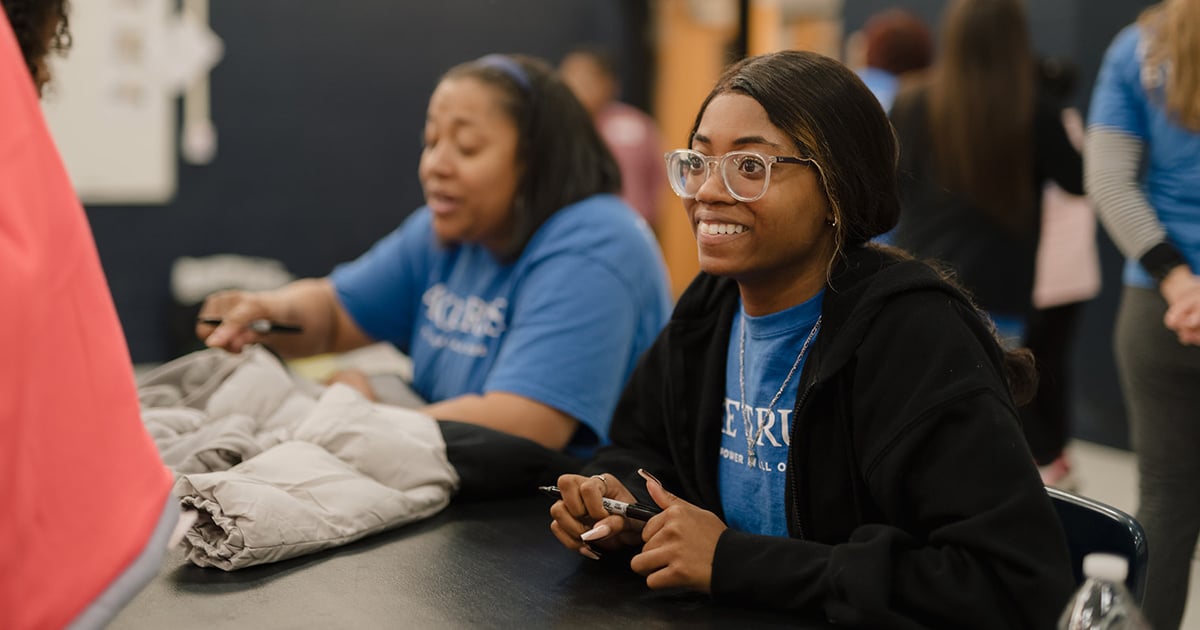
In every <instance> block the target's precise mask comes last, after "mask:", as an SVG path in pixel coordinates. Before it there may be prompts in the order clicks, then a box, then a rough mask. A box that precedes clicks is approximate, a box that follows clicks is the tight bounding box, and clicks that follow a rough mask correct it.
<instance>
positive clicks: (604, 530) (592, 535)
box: [579, 525, 612, 540]
mask: <svg viewBox="0 0 1200 630" xmlns="http://www.w3.org/2000/svg"><path fill="white" fill-rule="evenodd" d="M611 533H612V530H611V529H609V528H608V525H597V526H595V527H593V528H591V529H589V530H587V531H586V532H583V533H582V534H580V535H579V537H580V538H582V539H584V540H595V539H597V538H604V537H605V536H607V535H609V534H611Z"/></svg>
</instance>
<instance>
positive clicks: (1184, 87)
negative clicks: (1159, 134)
mask: <svg viewBox="0 0 1200 630" xmlns="http://www.w3.org/2000/svg"><path fill="white" fill-rule="evenodd" d="M1138 25H1139V26H1140V27H1141V28H1142V32H1143V33H1145V42H1146V57H1145V59H1144V61H1143V67H1144V68H1145V69H1146V71H1144V72H1143V73H1142V76H1159V77H1161V79H1162V86H1163V87H1164V88H1165V90H1164V91H1165V93H1166V108H1167V111H1168V112H1170V113H1171V114H1172V115H1174V116H1175V118H1176V119H1177V121H1178V122H1179V124H1181V125H1182V126H1184V127H1186V128H1188V129H1190V130H1192V131H1200V72H1198V71H1197V68H1198V67H1200V0H1167V1H1166V2H1160V3H1159V4H1156V5H1154V6H1152V7H1150V8H1148V9H1146V10H1145V11H1143V12H1142V14H1141V16H1140V17H1138ZM1159 73H1161V74H1159ZM1150 87H1157V86H1150Z"/></svg>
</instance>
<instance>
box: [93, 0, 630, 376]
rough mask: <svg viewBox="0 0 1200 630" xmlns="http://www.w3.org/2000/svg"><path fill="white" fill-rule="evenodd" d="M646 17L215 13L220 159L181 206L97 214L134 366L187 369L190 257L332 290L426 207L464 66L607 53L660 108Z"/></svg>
mask: <svg viewBox="0 0 1200 630" xmlns="http://www.w3.org/2000/svg"><path fill="white" fill-rule="evenodd" d="M644 16H645V6H644V3H643V2H638V1H622V2H614V1H611V0H553V1H551V0H504V1H503V2H496V1H493V2H481V1H479V0H439V1H438V2H390V1H381V0H359V1H357V2H352V3H337V2H315V1H312V0H303V1H299V0H255V1H254V2H216V3H213V5H212V7H211V21H212V28H213V30H214V31H216V32H217V33H218V34H219V35H220V37H221V38H222V39H223V41H224V44H225V56H224V59H223V60H222V61H221V63H220V65H218V66H217V67H216V68H215V69H214V70H213V72H212V77H211V86H212V89H211V92H212V113H213V119H214V121H215V123H216V126H217V130H218V133H219V149H218V155H217V159H216V160H215V161H214V162H213V163H212V164H209V165H207V166H199V167H197V166H188V165H184V164H181V165H180V170H179V187H178V192H177V195H176V196H175V198H174V199H173V200H172V201H171V203H169V204H166V205H162V206H132V207H125V206H95V207H89V208H88V217H89V219H90V220H91V223H92V229H93V231H94V233H95V237H96V241H97V244H98V246H99V250H100V255H101V259H102V261H103V263H104V267H105V271H106V273H107V274H108V279H109V283H110V285H111V288H112V292H113V296H114V299H115V301H116V305H117V310H118V312H119V313H120V316H121V321H122V324H123V326H124V329H125V334H126V337H127V339H128V342H129V347H130V352H131V354H132V355H133V360H134V361H135V362H150V361H163V360H166V359H169V358H171V357H172V356H175V355H176V354H177V353H178V348H177V345H176V344H175V343H174V342H173V340H172V338H171V336H170V334H169V329H168V322H169V318H170V316H171V313H172V310H171V306H172V299H171V297H170V294H169V292H168V291H169V286H168V284H169V278H168V276H169V271H170V266H171V263H172V261H174V260H175V259H176V258H177V257H179V256H201V255H209V254H216V253H237V254H243V255H251V256H265V257H269V258H275V259H278V260H280V261H282V262H283V263H284V264H285V265H286V266H287V267H288V269H289V270H290V271H292V272H293V273H294V274H297V275H300V276H311V275H322V274H325V273H328V272H329V270H330V269H331V268H332V267H333V266H334V265H335V264H336V263H338V262H341V261H344V260H349V259H352V258H354V257H355V256H357V255H358V254H360V253H361V252H362V251H363V250H365V249H366V248H367V247H368V246H369V245H370V244H371V243H372V242H374V241H375V240H376V239H378V238H379V237H381V236H382V235H383V234H385V233H387V232H388V231H389V230H391V229H392V228H393V227H395V226H396V225H397V224H398V223H399V222H400V221H401V220H402V219H403V218H404V217H405V216H407V215H408V213H409V212H411V211H412V210H413V209H414V208H416V207H417V206H418V205H420V203H421V201H422V197H421V191H420V186H419V184H418V181H417V177H416V171H417V160H418V158H419V151H420V143H421V139H420V133H421V130H422V127H423V125H424V117H425V105H426V100H427V99H428V96H429V94H430V92H431V91H432V90H433V87H434V86H435V84H436V82H437V79H438V77H439V76H440V75H441V73H442V72H443V71H445V70H447V69H448V68H449V67H450V66H452V65H454V64H456V63H459V62H461V61H466V60H469V59H472V58H475V57H478V56H480V55H482V54H486V53H490V52H523V53H530V54H535V55H539V56H542V57H544V58H546V59H547V60H549V61H551V62H552V63H553V62H556V61H557V60H558V59H559V58H560V57H561V56H562V55H563V54H565V53H566V52H567V51H568V50H569V49H570V48H571V47H572V46H574V45H576V44H579V43H583V42H596V43H602V44H605V45H609V46H612V47H613V48H615V49H617V50H621V51H623V57H622V62H623V66H624V67H625V68H626V74H627V76H629V77H631V79H630V84H629V85H628V86H626V88H625V93H626V94H627V96H628V97H629V98H630V99H631V100H633V101H634V102H635V103H636V102H638V101H644V98H645V96H644V95H645V87H644V84H645V73H646V70H645V68H647V67H648V66H649V65H650V64H648V63H646V61H645V59H644V58H639V51H642V50H643V48H644V46H643V44H644V42H643V35H644V32H645V31H644V27H645V19H644Z"/></svg>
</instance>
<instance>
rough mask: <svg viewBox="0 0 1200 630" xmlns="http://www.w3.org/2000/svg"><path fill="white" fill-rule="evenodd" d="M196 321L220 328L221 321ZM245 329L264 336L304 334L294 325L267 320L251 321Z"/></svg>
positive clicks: (197, 319) (198, 319)
mask: <svg viewBox="0 0 1200 630" xmlns="http://www.w3.org/2000/svg"><path fill="white" fill-rule="evenodd" d="M196 321H197V322H199V323H201V324H208V325H209V326H220V325H221V321H222V320H220V319H209V318H203V317H198V318H196ZM246 328H249V329H250V330H252V331H254V332H256V333H258V334H260V335H265V334H267V333H290V334H297V333H302V332H304V329H303V328H301V327H300V326H297V325H295V324H281V323H279V322H273V321H271V320H268V319H255V320H251V321H250V323H248V324H246Z"/></svg>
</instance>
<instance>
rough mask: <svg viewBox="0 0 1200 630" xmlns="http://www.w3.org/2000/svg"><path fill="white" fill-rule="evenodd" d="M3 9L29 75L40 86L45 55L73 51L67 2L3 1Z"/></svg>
mask: <svg viewBox="0 0 1200 630" xmlns="http://www.w3.org/2000/svg"><path fill="white" fill-rule="evenodd" d="M0 6H3V7H4V12H5V13H7V14H8V22H9V24H11V25H12V29H13V33H14V34H16V36H17V44H18V45H19V46H20V47H21V54H22V55H24V56H25V65H26V66H27V67H28V68H29V75H30V76H31V77H33V80H34V83H37V84H39V86H40V84H41V83H42V81H43V78H42V77H41V76H40V72H41V64H42V61H43V60H45V58H46V55H48V54H50V53H51V52H60V53H61V52H66V51H67V50H68V49H69V48H70V47H71V32H70V30H68V24H67V13H68V12H69V11H70V6H69V4H68V0H0Z"/></svg>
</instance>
